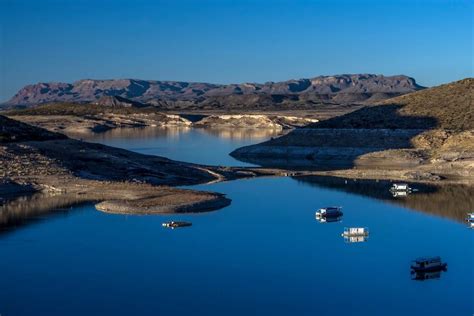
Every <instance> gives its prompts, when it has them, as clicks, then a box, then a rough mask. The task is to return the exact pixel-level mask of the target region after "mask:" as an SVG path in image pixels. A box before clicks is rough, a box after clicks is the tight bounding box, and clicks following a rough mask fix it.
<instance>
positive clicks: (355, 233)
mask: <svg viewBox="0 0 474 316" xmlns="http://www.w3.org/2000/svg"><path fill="white" fill-rule="evenodd" d="M342 236H343V237H367V236H369V229H368V228H367V227H345V228H344V232H343V233H342Z"/></svg>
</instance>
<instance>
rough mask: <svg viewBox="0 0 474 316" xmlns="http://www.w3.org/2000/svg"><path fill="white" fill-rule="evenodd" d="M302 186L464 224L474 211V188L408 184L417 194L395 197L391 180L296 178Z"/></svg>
mask: <svg viewBox="0 0 474 316" xmlns="http://www.w3.org/2000/svg"><path fill="white" fill-rule="evenodd" d="M295 179H296V180H297V181H299V182H301V183H305V184H307V185H311V186H316V187H325V188H334V189H337V190H342V191H345V192H348V193H353V194H358V195H364V196H367V197H371V198H376V199H380V200H383V201H385V202H387V203H393V204H398V205H402V206H403V207H406V208H410V209H413V210H417V211H421V212H424V213H429V214H433V215H437V216H442V217H446V218H450V219H454V220H456V221H463V220H464V219H465V217H466V212H467V211H468V210H472V209H474V186H470V185H462V184H449V185H443V184H439V185H427V184H421V183H409V184H410V186H411V187H413V188H414V189H416V190H417V191H416V192H412V193H411V194H405V195H403V198H400V197H401V196H400V195H397V196H393V195H392V193H391V192H390V191H389V188H390V186H391V184H392V183H391V182H390V181H382V180H380V181H374V180H355V179H343V178H332V177H317V176H305V177H295Z"/></svg>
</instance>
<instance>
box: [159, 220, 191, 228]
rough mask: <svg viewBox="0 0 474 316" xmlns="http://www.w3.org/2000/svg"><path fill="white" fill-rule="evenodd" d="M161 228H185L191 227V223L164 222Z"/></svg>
mask: <svg viewBox="0 0 474 316" xmlns="http://www.w3.org/2000/svg"><path fill="white" fill-rule="evenodd" d="M161 225H162V226H163V227H169V228H178V227H187V226H191V225H192V223H190V222H183V221H171V222H166V223H163V224H161Z"/></svg>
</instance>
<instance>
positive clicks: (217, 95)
mask: <svg viewBox="0 0 474 316" xmlns="http://www.w3.org/2000/svg"><path fill="white" fill-rule="evenodd" d="M422 88H423V87H421V86H419V85H418V84H416V82H415V80H414V79H413V78H410V77H407V76H402V75H400V76H388V77H386V76H382V75H372V74H355V75H336V76H319V77H315V78H311V79H298V80H289V81H283V82H267V83H263V84H259V83H242V84H229V85H219V84H210V83H197V82H178V81H153V80H135V79H123V80H89V79H88V80H79V81H77V82H74V83H72V84H70V83H38V84H34V85H28V86H26V87H24V88H23V89H21V90H20V91H18V93H17V94H16V95H15V96H14V97H13V98H12V99H10V100H9V101H8V102H6V103H5V104H4V105H3V106H6V107H17V106H33V105H38V104H43V103H49V102H97V100H99V99H101V98H102V97H104V96H114V97H121V98H125V99H129V100H131V101H134V102H140V103H149V104H154V105H162V104H163V102H165V103H166V102H191V104H196V103H197V104H201V103H202V104H204V105H208V106H218V105H223V104H224V105H225V104H229V103H230V104H231V105H236V106H238V105H239V104H251V105H257V103H258V104H260V103H262V102H267V103H270V104H272V105H274V104H279V103H282V102H290V103H291V102H292V101H300V102H309V101H312V102H321V101H328V102H333V103H338V104H346V103H358V102H364V101H367V100H368V101H374V100H380V99H386V98H388V97H393V96H397V95H401V94H405V93H408V92H412V91H416V90H420V89H422ZM262 96H263V99H262ZM122 101H123V100H122ZM127 102H128V101H127ZM166 104H167V105H170V103H166ZM185 104H186V103H185ZM171 105H172V104H171ZM180 105H182V104H180ZM188 105H190V104H188Z"/></svg>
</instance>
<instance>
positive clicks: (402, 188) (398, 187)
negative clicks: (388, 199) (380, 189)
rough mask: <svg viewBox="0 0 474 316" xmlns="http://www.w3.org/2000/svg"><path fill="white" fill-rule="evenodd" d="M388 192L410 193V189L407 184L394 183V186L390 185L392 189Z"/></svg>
mask: <svg viewBox="0 0 474 316" xmlns="http://www.w3.org/2000/svg"><path fill="white" fill-rule="evenodd" d="M390 191H405V192H409V191H411V188H410V186H409V185H408V184H407V183H394V184H392V187H391V188H390Z"/></svg>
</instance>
